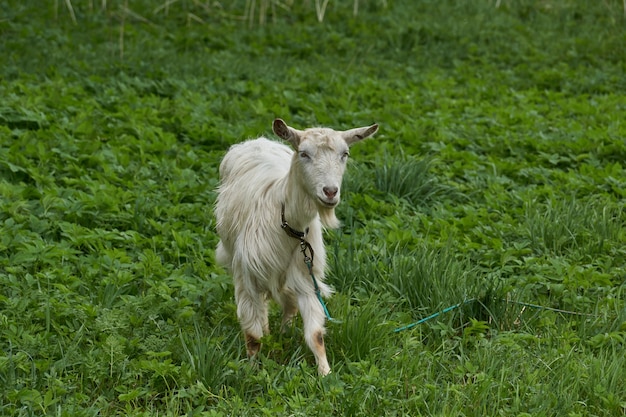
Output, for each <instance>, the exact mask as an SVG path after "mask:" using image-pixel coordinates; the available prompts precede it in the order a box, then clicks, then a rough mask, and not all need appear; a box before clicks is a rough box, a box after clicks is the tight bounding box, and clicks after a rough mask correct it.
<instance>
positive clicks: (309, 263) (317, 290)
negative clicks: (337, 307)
mask: <svg viewBox="0 0 626 417" xmlns="http://www.w3.org/2000/svg"><path fill="white" fill-rule="evenodd" d="M304 263H305V264H306V267H307V268H308V269H309V274H310V275H311V279H312V280H313V287H314V288H315V295H317V299H318V300H319V301H320V304H321V305H322V308H323V309H324V314H326V319H327V320H328V321H331V322H333V323H342V321H341V320H337V319H334V318H332V317H331V315H330V313H329V312H328V308H327V307H326V303H325V302H324V299H323V298H322V292H321V291H320V287H319V285H318V284H317V279H316V278H315V275H314V274H313V259H311V258H309V257H308V256H306V255H305V257H304Z"/></svg>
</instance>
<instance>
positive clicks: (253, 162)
mask: <svg viewBox="0 0 626 417" xmlns="http://www.w3.org/2000/svg"><path fill="white" fill-rule="evenodd" d="M292 156H293V151H292V150H291V148H289V147H288V146H286V145H283V144H281V143H278V142H274V141H271V140H268V139H265V138H258V139H253V140H248V141H246V142H242V143H240V144H237V145H233V146H232V147H231V148H230V149H229V151H228V152H227V153H226V156H224V159H223V160H222V163H221V164H220V177H221V181H220V186H219V187H218V196H217V200H216V203H215V218H216V221H217V223H216V229H217V232H218V234H219V235H220V238H221V247H220V248H219V254H218V255H219V256H218V257H219V258H220V263H222V264H224V265H225V266H230V265H229V264H230V262H231V261H232V256H234V255H235V253H236V252H238V253H239V254H240V256H244V257H246V258H248V259H250V260H252V261H253V262H254V263H260V264H264V265H266V266H267V265H268V264H271V263H275V262H276V260H275V259H273V258H276V257H275V256H270V255H269V254H271V253H272V252H275V251H280V249H279V247H278V246H279V245H280V243H279V241H278V240H277V239H276V238H277V236H276V231H277V230H278V231H279V230H280V212H279V208H280V204H281V196H283V194H284V190H283V189H282V188H283V187H284V185H283V183H284V179H285V177H286V175H287V173H288V172H289V167H290V164H291V158H292ZM278 236H281V237H282V234H280V235H278ZM266 258H267V259H266ZM270 258H271V259H270ZM257 268H259V270H260V269H263V268H264V267H261V266H258V265H257ZM277 269H278V268H277Z"/></svg>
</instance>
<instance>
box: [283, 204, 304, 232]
mask: <svg viewBox="0 0 626 417" xmlns="http://www.w3.org/2000/svg"><path fill="white" fill-rule="evenodd" d="M280 220H281V224H280V227H282V228H283V230H284V231H285V233H287V235H289V236H291V237H293V238H296V239H300V240H304V238H305V237H306V235H307V234H308V233H309V228H308V227H307V228H306V230H305V231H304V232H300V231H299V230H295V229H293V228H292V227H291V226H289V223H287V220H285V203H282V204H281V206H280Z"/></svg>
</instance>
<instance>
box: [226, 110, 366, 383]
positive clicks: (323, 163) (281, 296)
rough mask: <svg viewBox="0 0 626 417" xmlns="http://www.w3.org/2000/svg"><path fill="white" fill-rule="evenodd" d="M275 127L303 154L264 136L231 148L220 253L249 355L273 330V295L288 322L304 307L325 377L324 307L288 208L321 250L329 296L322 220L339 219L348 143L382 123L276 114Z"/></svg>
mask: <svg viewBox="0 0 626 417" xmlns="http://www.w3.org/2000/svg"><path fill="white" fill-rule="evenodd" d="M273 130H274V132H275V133H276V134H277V135H278V136H279V137H281V138H282V139H285V140H287V141H288V142H290V144H291V146H292V147H293V149H295V150H296V152H294V151H293V150H292V149H291V148H289V147H288V146H285V145H283V144H281V143H278V142H274V141H271V140H268V139H266V138H263V137H261V138H258V139H254V140H249V141H246V142H243V143H240V144H237V145H234V146H232V147H231V148H230V150H229V151H228V153H227V154H226V156H225V157H224V159H223V160H222V163H221V165H220V177H221V183H220V186H219V188H218V198H217V202H216V205H215V217H216V219H217V232H218V233H219V236H220V238H221V241H220V242H219V244H218V246H217V250H216V258H217V261H218V262H219V263H220V264H222V265H224V266H225V267H227V268H228V269H229V270H230V272H231V273H232V275H233V280H234V285H235V300H236V303H237V317H238V319H239V322H240V324H241V327H242V330H243V332H244V334H245V338H246V349H247V353H248V356H254V355H255V354H256V353H257V352H258V351H259V349H260V339H261V337H262V336H263V334H267V333H268V332H269V324H268V319H267V298H268V297H269V296H271V297H272V298H273V299H274V300H275V301H276V302H278V303H279V304H280V305H281V307H282V310H283V326H284V325H285V324H286V323H289V322H290V321H291V319H292V318H293V316H294V315H295V314H296V312H297V311H298V310H299V311H300V314H301V315H302V320H303V325H304V336H305V340H306V342H307V344H308V346H309V347H310V349H311V350H312V351H313V354H314V355H315V360H316V362H317V365H318V370H319V373H320V374H322V375H326V374H328V373H329V372H330V367H329V365H328V360H327V359H326V350H325V347H324V332H325V331H324V322H325V314H324V310H323V308H322V306H321V304H320V302H319V300H318V299H317V297H316V294H315V291H314V285H313V281H312V278H311V276H310V274H309V271H308V269H307V266H306V265H305V263H304V258H303V255H302V253H301V252H300V242H299V240H298V239H295V238H293V237H291V236H289V235H288V234H287V233H285V231H284V230H283V229H282V228H281V224H282V220H281V206H282V205H284V218H285V220H286V221H287V222H288V223H289V226H290V227H291V228H293V229H295V230H299V231H305V230H307V229H308V234H307V235H306V240H307V241H308V242H309V244H310V245H311V247H312V248H313V250H314V252H315V257H314V264H313V273H314V275H315V277H316V278H317V280H318V284H319V288H320V290H321V293H322V295H324V296H328V295H330V294H331V293H332V291H331V289H330V288H329V287H328V285H326V284H325V283H324V281H323V280H324V269H325V266H326V256H325V250H324V242H323V240H322V225H324V226H325V227H337V226H338V225H339V221H338V220H337V218H336V217H335V207H336V205H337V204H338V203H339V199H340V187H341V180H342V177H343V173H344V171H345V164H346V160H347V157H348V148H349V146H350V145H352V144H353V143H355V142H357V141H359V140H361V139H364V138H366V137H368V136H371V135H373V134H374V133H375V132H376V131H377V130H378V125H372V126H368V127H362V128H356V129H351V130H347V131H335V130H332V129H328V128H311V129H307V130H304V131H301V130H297V129H294V128H291V127H289V126H287V125H286V124H285V122H283V121H282V120H280V119H276V120H275V121H274V124H273Z"/></svg>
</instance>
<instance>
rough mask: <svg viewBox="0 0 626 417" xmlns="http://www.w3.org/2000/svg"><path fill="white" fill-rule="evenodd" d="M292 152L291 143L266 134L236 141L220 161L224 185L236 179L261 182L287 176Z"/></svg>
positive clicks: (241, 181) (268, 181) (244, 181)
mask: <svg viewBox="0 0 626 417" xmlns="http://www.w3.org/2000/svg"><path fill="white" fill-rule="evenodd" d="M292 155H293V150H292V149H291V148H290V147H288V146H286V145H283V144H282V143H278V142H275V141H272V140H269V139H266V138H258V139H252V140H248V141H245V142H242V143H238V144H236V145H233V146H231V147H230V149H229V150H228V152H227V153H226V155H225V156H224V159H223V160H222V163H221V164H220V177H221V183H222V187H221V188H223V186H224V185H226V186H227V185H230V184H231V183H233V182H237V183H252V184H254V185H257V186H258V185H260V184H263V183H270V182H272V181H274V180H276V179H279V178H281V177H284V176H285V175H286V174H287V172H288V171H289V165H290V163H291V157H292Z"/></svg>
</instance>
